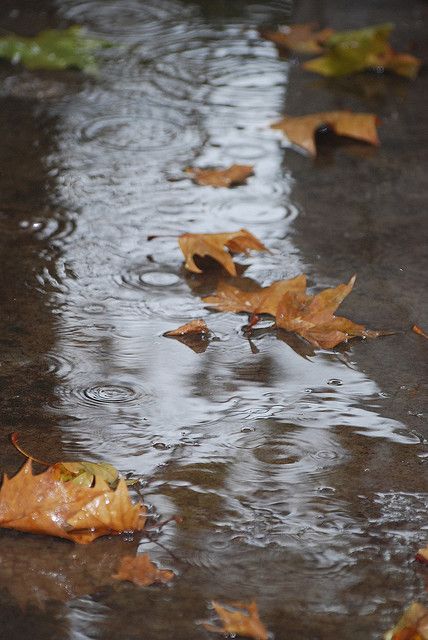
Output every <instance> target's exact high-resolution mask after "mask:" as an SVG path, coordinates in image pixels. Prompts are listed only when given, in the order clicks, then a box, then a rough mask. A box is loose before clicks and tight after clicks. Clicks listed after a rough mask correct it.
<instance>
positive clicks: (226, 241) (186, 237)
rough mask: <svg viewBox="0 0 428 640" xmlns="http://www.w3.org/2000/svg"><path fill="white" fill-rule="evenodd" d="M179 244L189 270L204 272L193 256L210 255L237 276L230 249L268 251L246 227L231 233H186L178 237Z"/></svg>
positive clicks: (239, 251)
mask: <svg viewBox="0 0 428 640" xmlns="http://www.w3.org/2000/svg"><path fill="white" fill-rule="evenodd" d="M178 244H179V245H180V249H181V250H182V252H183V255H184V257H185V259H186V263H185V265H184V266H185V267H186V269H188V270H189V271H192V272H193V273H202V270H201V269H200V268H199V267H198V266H197V265H196V264H195V261H194V259H193V257H194V256H195V255H197V256H201V257H202V258H203V257H204V256H209V257H210V258H213V259H214V260H216V261H217V262H219V263H220V264H221V265H222V266H223V267H224V268H225V269H226V271H227V272H228V273H230V275H231V276H236V267H235V264H234V262H233V260H232V258H231V255H230V253H229V251H230V252H232V253H248V252H249V251H250V250H254V251H268V249H267V248H266V247H265V246H264V244H262V243H261V242H260V240H258V239H257V238H256V237H255V236H253V234H252V233H250V232H249V231H246V229H240V230H239V231H234V232H231V233H184V234H183V235H181V236H180V237H179V238H178ZM227 249H228V250H229V251H228V250H227Z"/></svg>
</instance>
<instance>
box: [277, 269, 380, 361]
mask: <svg viewBox="0 0 428 640" xmlns="http://www.w3.org/2000/svg"><path fill="white" fill-rule="evenodd" d="M355 277H356V276H353V277H352V278H351V279H350V281H349V282H348V284H341V285H339V286H338V287H335V288H333V289H325V290H324V291H322V292H321V293H318V294H317V295H315V296H310V295H307V294H306V293H303V292H301V291H288V292H286V293H285V294H284V295H283V297H282V298H281V300H280V302H279V305H278V308H277V312H276V324H277V326H278V327H279V328H281V329H285V330H286V331H292V332H294V333H297V334H299V335H300V336H302V337H303V338H305V339H306V340H307V341H308V342H310V343H311V344H313V345H314V346H316V347H321V348H324V349H332V348H333V347H335V346H336V345H338V344H339V343H340V342H346V341H347V340H350V339H351V338H356V337H364V338H375V337H377V336H379V335H382V332H379V331H370V330H368V329H366V328H365V327H364V326H363V325H361V324H355V323H354V322H352V321H351V320H348V319H347V318H342V317H337V316H334V315H333V313H334V311H335V310H336V309H337V307H338V306H339V305H340V304H341V302H342V301H343V300H344V299H345V298H346V296H347V295H349V293H350V292H351V291H352V288H353V286H354V282H355Z"/></svg>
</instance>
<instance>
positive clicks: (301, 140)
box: [271, 111, 379, 156]
mask: <svg viewBox="0 0 428 640" xmlns="http://www.w3.org/2000/svg"><path fill="white" fill-rule="evenodd" d="M377 124H378V118H377V116H376V115H375V114H373V113H352V112H351V111H323V112H321V113H313V114H310V115H307V116H298V117H292V116H285V117H284V118H283V119H282V120H280V121H279V122H275V123H274V124H272V125H271V128H272V129H279V130H280V131H281V132H282V133H283V134H284V135H285V136H286V137H287V138H288V139H289V140H290V142H292V143H293V144H295V145H297V146H298V147H301V148H302V149H305V150H306V151H307V152H308V153H309V154H310V155H311V156H315V155H316V145H315V134H316V132H317V130H318V129H319V128H320V127H321V126H323V125H324V126H325V125H327V126H328V127H329V128H330V129H331V130H332V131H334V133H335V134H336V135H338V136H346V137H348V138H354V139H356V140H362V141H363V142H367V143H369V144H373V145H376V146H377V145H379V138H378V135H377V129H376V125H377Z"/></svg>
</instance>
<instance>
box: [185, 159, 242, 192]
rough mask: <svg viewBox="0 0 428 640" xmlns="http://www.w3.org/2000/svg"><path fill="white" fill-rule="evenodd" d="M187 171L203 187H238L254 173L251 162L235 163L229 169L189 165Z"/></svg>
mask: <svg viewBox="0 0 428 640" xmlns="http://www.w3.org/2000/svg"><path fill="white" fill-rule="evenodd" d="M185 171H186V173H188V174H190V175H191V177H192V180H193V181H194V182H196V184H199V185H201V186H203V187H208V186H209V187H229V188H230V187H236V186H238V185H240V184H245V183H246V182H247V178H249V177H250V176H253V175H254V169H253V166H252V165H249V164H233V165H232V166H231V167H229V168H228V169H199V168H198V167H187V169H185Z"/></svg>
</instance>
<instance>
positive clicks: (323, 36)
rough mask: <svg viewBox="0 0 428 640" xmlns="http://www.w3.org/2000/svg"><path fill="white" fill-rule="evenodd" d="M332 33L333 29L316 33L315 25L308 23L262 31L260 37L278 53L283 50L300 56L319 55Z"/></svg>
mask: <svg viewBox="0 0 428 640" xmlns="http://www.w3.org/2000/svg"><path fill="white" fill-rule="evenodd" d="M333 33H334V30H333V29H322V30H321V31H317V25H315V24H313V23H308V24H293V25H291V26H282V27H279V29H278V30H277V31H268V30H262V31H261V32H260V35H261V36H262V37H263V38H265V39H266V40H270V41H271V42H273V43H274V44H275V45H276V46H277V48H278V49H279V51H283V50H284V49H285V50H288V51H294V52H296V53H301V54H312V53H321V52H322V51H323V46H322V45H323V44H324V42H325V41H326V40H328V38H330V36H332V35H333Z"/></svg>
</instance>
